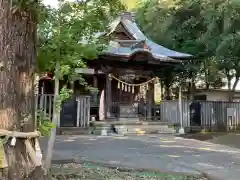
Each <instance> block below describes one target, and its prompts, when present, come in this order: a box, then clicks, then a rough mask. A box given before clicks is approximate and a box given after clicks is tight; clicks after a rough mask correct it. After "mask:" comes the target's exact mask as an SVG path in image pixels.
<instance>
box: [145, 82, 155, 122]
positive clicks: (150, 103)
mask: <svg viewBox="0 0 240 180" xmlns="http://www.w3.org/2000/svg"><path fill="white" fill-rule="evenodd" d="M153 93H154V92H153V87H152V83H149V84H148V91H147V100H148V110H147V112H148V113H147V120H151V119H152V106H153V98H154V96H153Z"/></svg>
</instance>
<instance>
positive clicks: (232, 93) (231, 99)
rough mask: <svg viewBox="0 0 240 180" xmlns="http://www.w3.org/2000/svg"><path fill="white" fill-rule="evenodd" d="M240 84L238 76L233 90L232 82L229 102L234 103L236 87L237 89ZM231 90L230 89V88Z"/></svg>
mask: <svg viewBox="0 0 240 180" xmlns="http://www.w3.org/2000/svg"><path fill="white" fill-rule="evenodd" d="M238 82H239V76H236V79H235V81H234V83H233V87H232V88H231V82H230V85H228V86H230V89H229V101H231V102H232V101H233V97H234V93H235V90H236V87H237V84H238ZM228 88H229V87H228Z"/></svg>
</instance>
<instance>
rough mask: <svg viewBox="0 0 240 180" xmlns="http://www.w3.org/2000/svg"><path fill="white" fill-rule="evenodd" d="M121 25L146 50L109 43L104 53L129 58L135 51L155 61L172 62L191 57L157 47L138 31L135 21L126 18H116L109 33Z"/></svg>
mask: <svg viewBox="0 0 240 180" xmlns="http://www.w3.org/2000/svg"><path fill="white" fill-rule="evenodd" d="M119 23H122V25H123V26H124V28H125V29H126V30H127V31H128V32H129V33H130V34H131V35H132V36H133V37H134V39H135V40H137V41H144V42H145V44H146V46H148V47H149V48H148V49H144V48H136V49H135V48H134V49H133V48H132V47H131V46H130V47H122V46H121V45H119V44H118V45H116V44H115V45H113V43H110V45H109V48H108V49H107V51H106V53H109V54H114V55H120V56H121V55H122V56H131V55H132V54H135V53H136V51H148V52H149V53H151V54H152V56H153V57H154V58H155V59H160V60H171V59H172V60H173V59H175V60H176V59H190V58H191V57H193V56H192V55H190V54H187V53H181V52H177V51H173V50H171V49H168V48H165V47H163V46H161V45H158V44H156V43H154V42H153V41H151V40H150V39H148V38H147V37H146V36H145V35H144V34H143V32H142V31H141V30H140V28H139V27H138V25H137V24H136V22H135V21H132V20H130V19H127V18H122V17H119V18H117V19H116V20H115V21H114V22H113V23H112V24H111V26H110V33H109V34H111V33H112V32H114V30H115V29H116V28H117V26H118V24H119Z"/></svg>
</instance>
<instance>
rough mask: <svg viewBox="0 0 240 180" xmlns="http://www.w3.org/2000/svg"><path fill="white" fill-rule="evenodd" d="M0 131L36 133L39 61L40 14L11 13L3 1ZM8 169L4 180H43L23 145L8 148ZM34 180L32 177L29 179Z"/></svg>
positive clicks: (8, 3) (0, 2)
mask: <svg viewBox="0 0 240 180" xmlns="http://www.w3.org/2000/svg"><path fill="white" fill-rule="evenodd" d="M0 9H1V11H0V57H1V59H0V61H2V64H3V70H2V73H1V75H2V76H3V77H1V78H2V81H1V82H0V83H1V84H0V101H1V107H0V129H7V130H15V131H26V132H30V131H34V128H35V127H34V124H35V123H34V105H35V104H34V103H35V98H34V83H33V81H34V70H35V61H36V47H35V45H36V32H37V31H36V30H37V29H36V28H37V24H36V23H37V19H36V12H34V11H33V10H27V9H26V8H25V10H23V9H19V10H16V11H13V10H12V9H11V1H9V0H0ZM4 148H5V151H6V153H7V154H6V156H7V162H8V168H7V169H5V170H4V171H5V173H3V174H0V177H1V176H2V177H1V178H0V179H11V180H15V179H16V180H21V179H24V177H25V176H27V175H31V176H32V177H31V178H32V179H43V178H42V177H43V176H40V174H42V172H41V168H39V169H38V170H37V171H36V169H35V168H34V167H33V165H32V164H31V162H29V158H28V157H27V154H26V149H25V146H24V143H23V141H21V140H19V139H17V142H16V145H15V146H10V145H9V143H6V144H5V145H4ZM29 178H30V177H29Z"/></svg>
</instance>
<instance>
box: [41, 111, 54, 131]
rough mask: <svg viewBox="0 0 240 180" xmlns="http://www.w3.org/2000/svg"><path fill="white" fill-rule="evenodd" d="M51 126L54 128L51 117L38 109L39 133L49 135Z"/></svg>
mask: <svg viewBox="0 0 240 180" xmlns="http://www.w3.org/2000/svg"><path fill="white" fill-rule="evenodd" d="M52 128H56V125H55V124H53V123H52V122H51V118H50V117H48V116H46V115H45V114H44V112H43V110H38V111H37V130H38V131H39V132H40V133H41V136H49V135H50V132H51V129H52Z"/></svg>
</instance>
